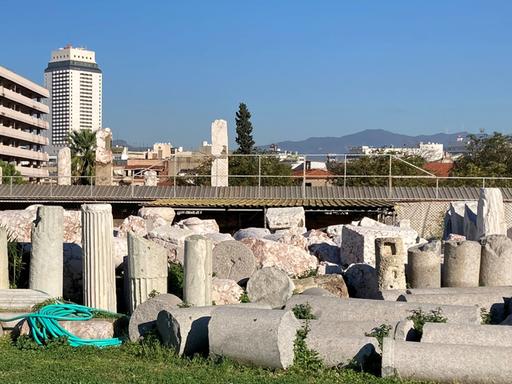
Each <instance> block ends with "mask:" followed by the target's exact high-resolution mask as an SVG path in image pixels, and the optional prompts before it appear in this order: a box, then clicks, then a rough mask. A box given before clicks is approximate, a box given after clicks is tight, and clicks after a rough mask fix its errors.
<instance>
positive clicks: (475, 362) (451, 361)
mask: <svg viewBox="0 0 512 384" xmlns="http://www.w3.org/2000/svg"><path fill="white" fill-rule="evenodd" d="M511 353H512V348H508V347H495V346H492V347H486V346H480V345H449V344H431V343H414V342H408V341H399V340H393V339H391V338H389V337H388V338H384V345H383V352H382V376H383V377H397V376H398V377H400V378H401V379H414V380H422V381H423V380H425V381H432V382H437V383H493V384H501V383H503V384H505V383H510V377H511V375H512V365H511V364H510V354H511ZM461 357H463V358H461Z"/></svg>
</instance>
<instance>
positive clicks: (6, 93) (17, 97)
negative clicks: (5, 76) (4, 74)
mask: <svg viewBox="0 0 512 384" xmlns="http://www.w3.org/2000/svg"><path fill="white" fill-rule="evenodd" d="M2 96H3V97H5V98H6V99H9V100H11V101H14V102H15V103H19V104H23V105H25V106H27V107H29V108H32V109H34V110H36V111H39V112H41V113H50V108H49V107H48V106H47V105H45V104H43V103H40V102H39V101H36V100H34V99H31V98H28V97H26V96H23V95H22V94H20V93H17V92H14V91H11V90H10V89H7V88H5V87H0V97H2Z"/></svg>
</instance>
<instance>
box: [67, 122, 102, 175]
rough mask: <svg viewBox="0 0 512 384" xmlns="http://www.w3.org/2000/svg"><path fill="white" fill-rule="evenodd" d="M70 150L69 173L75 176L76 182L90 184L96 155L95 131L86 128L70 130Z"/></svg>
mask: <svg viewBox="0 0 512 384" xmlns="http://www.w3.org/2000/svg"><path fill="white" fill-rule="evenodd" d="M69 149H70V150H71V173H72V176H75V177H77V180H76V182H75V183H76V184H90V183H91V181H92V180H91V179H89V178H88V177H90V176H94V161H95V157H96V132H93V131H91V130H88V129H83V130H79V131H72V132H71V133H70V134H69Z"/></svg>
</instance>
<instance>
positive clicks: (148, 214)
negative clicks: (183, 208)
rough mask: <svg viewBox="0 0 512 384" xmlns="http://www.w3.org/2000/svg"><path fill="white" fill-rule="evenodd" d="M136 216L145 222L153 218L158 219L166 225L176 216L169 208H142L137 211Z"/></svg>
mask: <svg viewBox="0 0 512 384" xmlns="http://www.w3.org/2000/svg"><path fill="white" fill-rule="evenodd" d="M138 215H139V216H140V217H142V218H143V219H146V220H147V219H150V218H154V217H160V218H162V219H164V220H165V221H167V222H168V223H172V221H173V220H174V217H175V216H176V212H174V209H172V208H170V207H142V208H141V209H139V212H138Z"/></svg>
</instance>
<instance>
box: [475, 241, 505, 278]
mask: <svg viewBox="0 0 512 384" xmlns="http://www.w3.org/2000/svg"><path fill="white" fill-rule="evenodd" d="M480 285H481V286H491V287H492V286H503V285H512V240H511V239H509V238H508V237H507V236H505V235H490V236H487V237H485V238H484V239H483V240H482V256H481V263H480Z"/></svg>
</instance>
